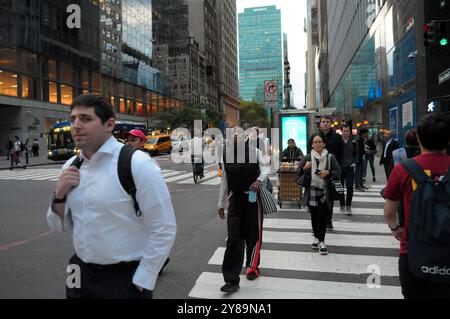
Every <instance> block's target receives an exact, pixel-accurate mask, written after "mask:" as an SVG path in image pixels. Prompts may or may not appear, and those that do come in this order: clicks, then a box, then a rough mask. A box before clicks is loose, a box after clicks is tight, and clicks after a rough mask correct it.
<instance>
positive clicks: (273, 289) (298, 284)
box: [189, 272, 402, 299]
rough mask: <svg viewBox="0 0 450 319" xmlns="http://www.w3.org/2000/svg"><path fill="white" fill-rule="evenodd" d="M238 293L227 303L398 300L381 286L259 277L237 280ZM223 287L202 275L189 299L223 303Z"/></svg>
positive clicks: (216, 278)
mask: <svg viewBox="0 0 450 319" xmlns="http://www.w3.org/2000/svg"><path fill="white" fill-rule="evenodd" d="M240 278H241V280H240V286H241V289H240V290H238V291H237V292H235V293H234V294H231V295H226V298H229V299H353V298H354V299H401V298H402V295H401V288H400V287H395V286H382V287H381V289H371V288H369V287H368V285H367V284H358V283H347V282H330V281H316V280H305V279H287V278H274V277H264V276H263V277H261V278H259V279H258V280H256V281H248V280H246V279H245V276H240ZM221 285H223V277H222V274H219V273H211V272H204V273H202V274H201V275H200V277H199V278H198V279H197V281H196V283H195V286H194V288H193V289H192V290H191V291H190V293H189V297H191V298H211V299H222V298H224V293H223V292H221V291H220V290H219V287H220V286H221Z"/></svg>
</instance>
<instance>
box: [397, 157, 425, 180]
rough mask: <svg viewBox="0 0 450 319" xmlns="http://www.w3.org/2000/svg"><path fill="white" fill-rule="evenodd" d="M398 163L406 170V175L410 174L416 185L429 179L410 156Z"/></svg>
mask: <svg viewBox="0 0 450 319" xmlns="http://www.w3.org/2000/svg"><path fill="white" fill-rule="evenodd" d="M400 164H401V165H402V167H403V168H404V169H405V170H406V172H407V173H408V175H409V176H411V177H412V179H413V180H414V181H415V182H416V183H417V185H419V184H422V183H425V182H426V181H428V180H429V179H430V178H429V177H428V176H427V174H425V172H424V171H423V169H422V167H420V165H419V164H418V163H417V162H416V160H415V159H413V158H410V159H407V160H404V161H402V162H400Z"/></svg>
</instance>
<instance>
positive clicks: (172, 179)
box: [0, 168, 221, 186]
mask: <svg viewBox="0 0 450 319" xmlns="http://www.w3.org/2000/svg"><path fill="white" fill-rule="evenodd" d="M59 174H60V169H59V168H36V169H30V168H28V169H15V170H12V171H10V170H0V180H11V181H57V180H58V177H59ZM162 175H163V177H164V180H165V181H166V183H176V184H182V185H191V184H194V179H193V176H192V172H188V171H178V170H168V169H163V170H162ZM220 183H221V179H220V178H219V177H218V176H217V171H215V170H214V171H211V172H205V177H204V178H203V179H202V180H200V181H199V184H203V185H208V186H218V185H220Z"/></svg>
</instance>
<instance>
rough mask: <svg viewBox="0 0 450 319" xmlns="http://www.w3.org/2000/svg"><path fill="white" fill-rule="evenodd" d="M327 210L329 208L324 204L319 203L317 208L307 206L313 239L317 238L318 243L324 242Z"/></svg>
mask: <svg viewBox="0 0 450 319" xmlns="http://www.w3.org/2000/svg"><path fill="white" fill-rule="evenodd" d="M329 210H330V207H329V206H328V205H327V204H326V203H320V204H319V206H309V212H310V213H311V225H312V229H313V232H314V237H316V238H318V239H319V241H325V234H326V232H327V221H328V216H329Z"/></svg>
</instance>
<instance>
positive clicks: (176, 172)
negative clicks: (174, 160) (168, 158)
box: [163, 171, 180, 178]
mask: <svg viewBox="0 0 450 319" xmlns="http://www.w3.org/2000/svg"><path fill="white" fill-rule="evenodd" d="M178 174H180V172H179V171H174V172H167V173H163V177H164V178H168V177H171V176H175V175H178Z"/></svg>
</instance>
